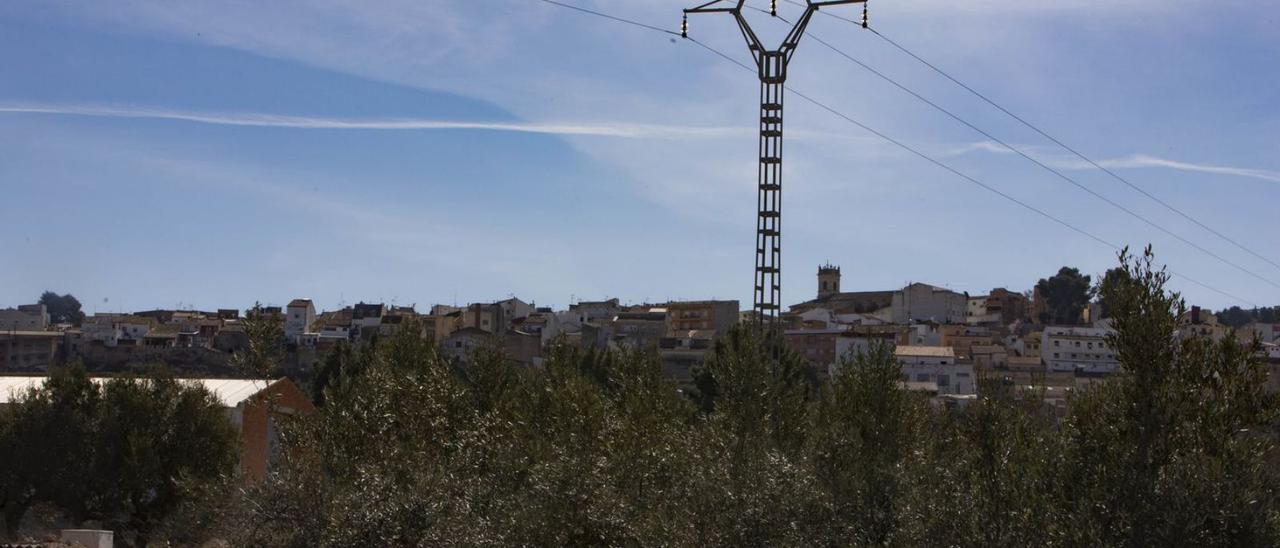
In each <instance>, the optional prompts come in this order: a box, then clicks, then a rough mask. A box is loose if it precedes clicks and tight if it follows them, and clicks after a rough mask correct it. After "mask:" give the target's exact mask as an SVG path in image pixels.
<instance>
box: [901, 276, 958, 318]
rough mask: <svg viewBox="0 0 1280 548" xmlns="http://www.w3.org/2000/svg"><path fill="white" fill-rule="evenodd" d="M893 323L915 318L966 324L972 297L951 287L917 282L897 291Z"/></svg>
mask: <svg viewBox="0 0 1280 548" xmlns="http://www.w3.org/2000/svg"><path fill="white" fill-rule="evenodd" d="M892 308H893V323H896V324H908V323H911V322H914V321H930V322H935V323H949V324H963V323H965V318H966V317H967V315H968V313H969V297H968V296H966V295H964V294H963V293H956V292H955V291H951V290H950V289H946V288H942V287H937V286H932V285H929V284H924V283H913V284H911V285H908V286H907V287H904V288H902V289H900V290H898V291H894V292H893V305H892Z"/></svg>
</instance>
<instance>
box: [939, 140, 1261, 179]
mask: <svg viewBox="0 0 1280 548" xmlns="http://www.w3.org/2000/svg"><path fill="white" fill-rule="evenodd" d="M1014 146H1016V147H1017V148H1018V149H1020V150H1022V151H1023V152H1026V153H1027V154H1028V155H1030V156H1033V157H1035V158H1036V159H1038V160H1040V161H1042V162H1044V163H1046V164H1048V165H1050V166H1053V167H1056V168H1059V169H1072V170H1091V169H1097V167H1095V166H1094V165H1093V164H1090V163H1089V162H1086V161H1084V160H1081V159H1079V158H1077V157H1074V156H1066V155H1062V154H1054V153H1053V152H1051V151H1050V149H1048V148H1047V147H1040V146H1027V145H1014ZM973 152H990V153H993V154H1012V153H1013V151H1012V150H1009V149H1008V148H1007V147H1005V146H1004V145H1001V144H999V143H996V142H992V141H978V142H974V143H968V144H965V145H960V146H955V147H951V148H949V149H947V150H945V151H944V152H942V155H944V156H962V155H965V154H970V153H973ZM1097 164H1098V165H1100V166H1102V167H1104V168H1107V169H1147V168H1157V169H1173V170H1177V171H1186V172H1191V173H1209V174H1214V175H1230V176H1233V177H1247V178H1250V179H1258V180H1261V181H1268V182H1273V183H1280V171H1271V170H1266V169H1256V168H1247V167H1236V166H1223V165H1213V164H1197V163H1193V162H1184V161H1180V160H1171V159H1168V158H1160V157H1156V156H1151V155H1147V154H1132V155H1129V156H1124V157H1119V158H1107V159H1103V160H1097Z"/></svg>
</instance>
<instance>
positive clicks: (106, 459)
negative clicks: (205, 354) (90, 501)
mask: <svg viewBox="0 0 1280 548" xmlns="http://www.w3.org/2000/svg"><path fill="white" fill-rule="evenodd" d="M101 398H102V400H101V401H102V404H101V410H100V412H99V418H98V429H97V432H96V436H95V438H94V439H92V440H91V441H90V442H91V443H93V444H94V445H95V447H96V451H97V454H96V455H95V458H94V472H95V480H96V483H98V488H99V490H100V492H99V493H98V495H99V496H100V497H101V499H102V502H101V504H102V506H101V511H102V513H103V516H104V517H106V518H108V521H110V522H114V523H117V524H119V525H120V526H122V528H123V529H125V530H128V531H133V532H135V533H136V534H137V535H138V541H137V545H139V546H146V545H147V539H148V535H149V533H150V532H151V531H152V530H153V529H154V528H155V527H157V526H158V525H159V524H160V523H162V522H163V520H164V519H165V518H166V517H167V516H168V515H169V514H170V513H171V512H173V511H174V510H175V509H177V508H178V507H179V505H180V504H181V503H182V502H183V500H184V499H185V498H187V496H188V492H189V490H190V489H192V488H193V486H198V485H201V484H206V483H209V482H214V481H217V480H219V479H222V478H225V477H226V476H228V475H230V474H231V473H232V472H233V471H234V469H235V464H236V462H237V459H238V458H239V450H238V449H239V442H238V435H237V433H236V431H235V427H234V426H232V424H231V422H230V421H228V420H227V417H226V411H225V410H224V409H223V408H222V404H221V402H219V401H218V398H217V397H216V396H214V395H213V393H212V392H209V391H208V390H206V389H205V388H204V387H203V386H200V385H192V384H186V383H183V382H181V381H178V380H176V379H174V378H173V377H171V376H170V375H169V374H168V373H166V372H163V371H157V372H155V373H153V374H151V375H150V376H148V378H144V379H113V380H111V381H110V382H108V383H107V384H106V386H104V387H103V389H102V396H101Z"/></svg>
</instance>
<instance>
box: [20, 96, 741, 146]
mask: <svg viewBox="0 0 1280 548" xmlns="http://www.w3.org/2000/svg"><path fill="white" fill-rule="evenodd" d="M0 113H9V114H56V115H69V116H95V117H107V118H149V119H157V120H178V121H183V122H194V123H200V124H214V125H222V126H247V127H273V128H295V129H363V130H479V131H510V132H518V133H540V134H549V135H581V136H593V137H617V138H629V139H635V138H660V139H692V138H714V137H723V136H726V135H733V134H743V133H748V132H750V131H751V130H750V129H748V128H727V127H691V126H669V125H652V124H627V123H533V122H471V121H457V120H438V119H424V118H386V119H370V118H325V117H311V116H287V115H278V114H264V113H253V112H248V113H211V112H194V111H180V110H167V109H152V108H132V107H106V106H93V105H12V104H10V105H0Z"/></svg>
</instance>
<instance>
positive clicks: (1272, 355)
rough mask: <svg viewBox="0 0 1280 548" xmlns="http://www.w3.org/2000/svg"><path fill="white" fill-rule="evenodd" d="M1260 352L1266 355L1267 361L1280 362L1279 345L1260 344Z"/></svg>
mask: <svg viewBox="0 0 1280 548" xmlns="http://www.w3.org/2000/svg"><path fill="white" fill-rule="evenodd" d="M1262 351H1263V352H1265V353H1266V354H1267V359H1268V360H1271V361H1280V344H1275V343H1262Z"/></svg>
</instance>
